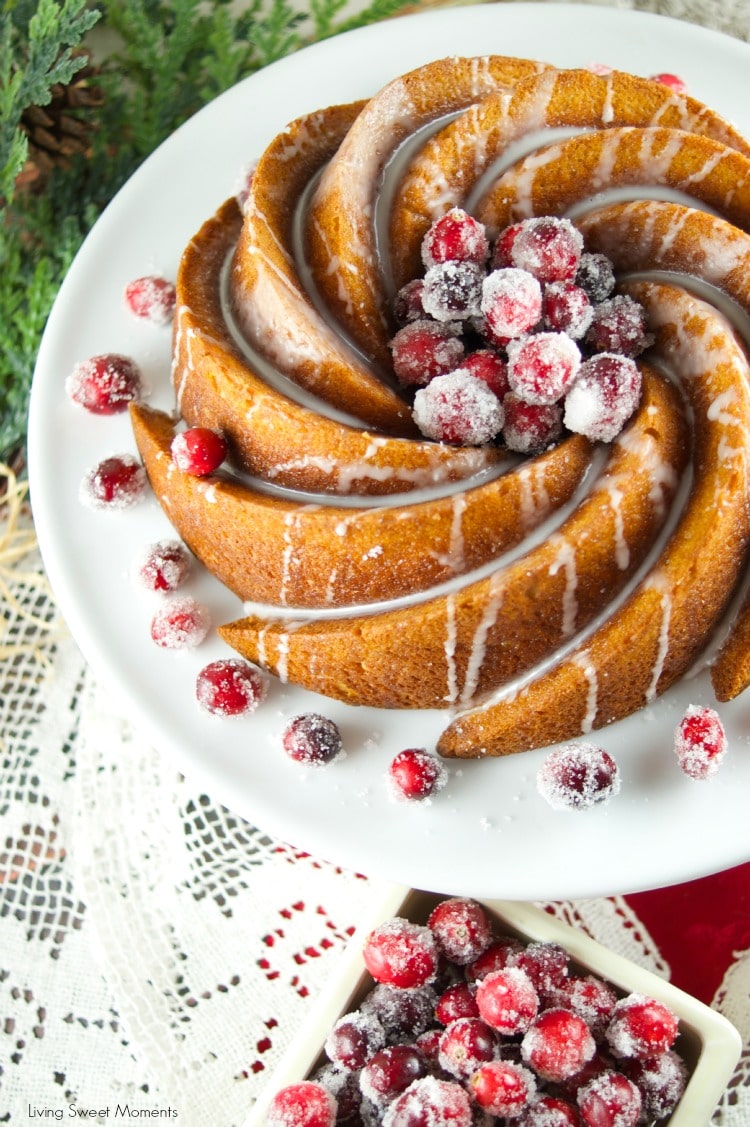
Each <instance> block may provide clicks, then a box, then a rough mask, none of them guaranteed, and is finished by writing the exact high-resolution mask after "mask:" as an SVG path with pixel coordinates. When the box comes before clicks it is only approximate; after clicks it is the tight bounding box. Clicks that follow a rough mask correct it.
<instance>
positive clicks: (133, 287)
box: [125, 274, 176, 325]
mask: <svg viewBox="0 0 750 1127" xmlns="http://www.w3.org/2000/svg"><path fill="white" fill-rule="evenodd" d="M175 297H176V290H175V287H174V284H173V283H172V282H170V281H168V280H167V279H166V278H162V277H160V276H159V275H158V274H148V275H146V276H145V277H143V278H136V279H135V280H134V281H132V282H128V284H127V286H126V287H125V304H126V305H127V307H128V309H129V310H130V312H131V313H134V314H135V316H136V317H140V318H141V319H142V320H144V321H153V322H154V324H156V325H166V324H167V323H168V322H169V321H171V320H172V314H173V313H174V306H175Z"/></svg>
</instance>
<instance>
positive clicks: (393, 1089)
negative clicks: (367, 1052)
mask: <svg viewBox="0 0 750 1127" xmlns="http://www.w3.org/2000/svg"><path fill="white" fill-rule="evenodd" d="M426 1075H427V1065H426V1062H425V1058H424V1057H423V1056H422V1054H421V1053H420V1052H419V1050H418V1049H416V1048H415V1047H414V1046H413V1045H386V1047H385V1048H383V1049H380V1050H379V1051H378V1052H377V1053H374V1054H373V1056H371V1057H370V1059H369V1060H368V1062H367V1063H366V1064H365V1065H364V1067H363V1069H362V1071H361V1073H360V1076H359V1084H360V1088H361V1089H362V1094H363V1095H364V1096H365V1097H366V1098H367V1099H368V1100H370V1101H371V1102H372V1103H373V1104H375V1106H376V1107H379V1108H384V1107H386V1106H387V1105H388V1104H389V1103H391V1101H392V1100H394V1099H395V1098H396V1096H398V1095H400V1094H401V1092H403V1091H404V1089H405V1088H408V1087H409V1085H410V1084H411V1083H412V1081H414V1080H419V1079H420V1077H422V1076H426Z"/></svg>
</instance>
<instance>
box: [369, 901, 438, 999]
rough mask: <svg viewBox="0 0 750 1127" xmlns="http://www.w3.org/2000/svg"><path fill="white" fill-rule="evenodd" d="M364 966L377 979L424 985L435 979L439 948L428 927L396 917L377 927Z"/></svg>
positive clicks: (397, 983) (393, 984)
mask: <svg viewBox="0 0 750 1127" xmlns="http://www.w3.org/2000/svg"><path fill="white" fill-rule="evenodd" d="M363 957H364V962H365V966H366V967H367V969H368V970H369V972H370V974H371V975H372V977H373V978H374V979H375V981H376V982H384V983H386V984H387V985H389V986H402V987H408V986H423V985H424V984H425V983H428V982H431V981H432V980H433V979H434V978H435V974H436V972H437V967H438V949H437V944H436V943H435V939H434V936H433V934H432V932H431V931H430V929H429V928H428V927H422V926H420V925H419V924H414V923H411V922H410V921H409V920H405V919H401V918H399V917H396V918H395V919H392V920H388V921H386V922H385V923H383V924H381V925H380V926H379V927H376V928H375V929H374V931H372V932H371V933H370V935H369V936H368V938H367V940H366V942H365V945H364V950H363Z"/></svg>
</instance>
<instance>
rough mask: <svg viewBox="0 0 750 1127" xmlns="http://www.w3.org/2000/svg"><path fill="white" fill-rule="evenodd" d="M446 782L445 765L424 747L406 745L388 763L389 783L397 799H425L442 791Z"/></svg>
mask: <svg viewBox="0 0 750 1127" xmlns="http://www.w3.org/2000/svg"><path fill="white" fill-rule="evenodd" d="M447 781H448V773H447V771H446V769H445V767H444V765H443V764H442V763H441V762H440V760H439V759H437V758H436V756H434V755H430V753H429V752H427V751H425V750H424V749H423V748H417V747H408V748H405V749H404V751H400V752H399V753H398V755H395V756H394V757H393V759H392V760H391V762H390V764H389V765H388V783H389V785H390V788H391V792H392V794H393V795H395V797H397V798H405V799H407V800H409V801H411V802H424V801H426V800H427V799H429V798H432V796H433V795H435V794H437V793H438V791H440V790H442V788H443V787H444V786H445V784H446V782H447Z"/></svg>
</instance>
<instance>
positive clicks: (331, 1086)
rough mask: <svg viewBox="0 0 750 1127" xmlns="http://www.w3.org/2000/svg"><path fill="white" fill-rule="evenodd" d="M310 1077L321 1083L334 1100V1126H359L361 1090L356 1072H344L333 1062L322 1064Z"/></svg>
mask: <svg viewBox="0 0 750 1127" xmlns="http://www.w3.org/2000/svg"><path fill="white" fill-rule="evenodd" d="M312 1079H313V1080H314V1081H315V1082H316V1083H318V1084H322V1085H323V1087H324V1088H325V1089H326V1091H327V1092H330V1093H331V1095H332V1096H333V1098H334V1099H335V1101H336V1127H345V1125H346V1127H348V1125H349V1124H351V1125H352V1127H361V1123H362V1120H361V1118H360V1108H361V1106H362V1092H361V1091H360V1087H359V1073H358V1072H344V1071H342V1069H340V1068H336V1066H335V1065H333V1064H324V1065H323V1067H322V1068H319V1069H318V1070H317V1072H316V1073H315V1075H314V1076H313V1077H312Z"/></svg>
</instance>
